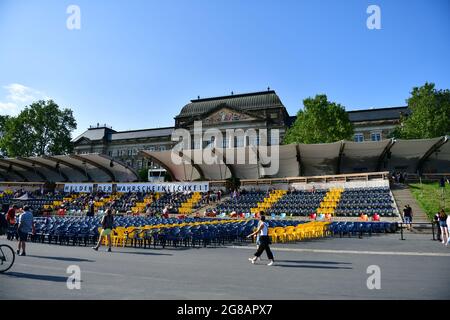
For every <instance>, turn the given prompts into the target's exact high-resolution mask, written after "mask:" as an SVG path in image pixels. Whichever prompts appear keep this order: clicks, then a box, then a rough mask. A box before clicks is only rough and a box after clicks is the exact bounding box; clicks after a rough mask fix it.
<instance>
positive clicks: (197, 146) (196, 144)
mask: <svg viewBox="0 0 450 320" xmlns="http://www.w3.org/2000/svg"><path fill="white" fill-rule="evenodd" d="M194 149H201V144H200V141H198V140H197V139H196V140H194Z"/></svg>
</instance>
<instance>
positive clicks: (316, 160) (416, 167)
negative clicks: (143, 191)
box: [140, 136, 450, 181]
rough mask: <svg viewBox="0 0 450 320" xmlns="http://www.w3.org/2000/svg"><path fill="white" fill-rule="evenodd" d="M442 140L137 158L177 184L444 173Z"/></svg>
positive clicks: (448, 158)
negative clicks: (156, 166) (397, 172)
mask: <svg viewBox="0 0 450 320" xmlns="http://www.w3.org/2000/svg"><path fill="white" fill-rule="evenodd" d="M448 140H449V137H448V136H444V137H440V138H433V139H421V140H394V139H390V140H382V141H366V142H353V141H338V142H334V143H323V144H289V145H281V146H272V147H259V148H257V147H255V146H247V147H241V148H227V149H224V148H214V147H211V148H207V149H203V150H200V149H194V150H183V151H177V152H175V151H173V150H168V151H148V150H144V151H141V153H140V154H141V155H142V156H144V157H147V158H149V159H151V160H152V161H154V162H157V163H159V164H160V165H161V166H162V167H164V168H165V169H166V170H167V171H168V173H169V174H170V175H171V176H172V178H173V179H174V180H177V181H192V180H198V179H202V180H223V179H227V178H229V177H232V176H234V177H237V178H240V179H260V178H287V177H296V176H314V175H315V176H319V175H333V174H341V173H363V172H378V171H393V170H400V171H405V172H408V173H417V172H433V173H450V143H448ZM211 155H213V156H214V155H215V156H216V158H214V157H211ZM242 159H244V161H242ZM211 160H214V161H211ZM276 164H277V165H276ZM274 167H276V168H277V170H276V171H274V170H273V168H274Z"/></svg>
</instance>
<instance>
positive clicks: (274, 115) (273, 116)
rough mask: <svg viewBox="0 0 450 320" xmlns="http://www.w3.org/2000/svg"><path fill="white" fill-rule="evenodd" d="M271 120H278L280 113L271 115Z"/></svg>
mask: <svg viewBox="0 0 450 320" xmlns="http://www.w3.org/2000/svg"><path fill="white" fill-rule="evenodd" d="M270 118H271V119H276V118H278V113H271V114H270Z"/></svg>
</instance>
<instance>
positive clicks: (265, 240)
mask: <svg viewBox="0 0 450 320" xmlns="http://www.w3.org/2000/svg"><path fill="white" fill-rule="evenodd" d="M255 234H257V235H259V245H258V250H256V252H255V255H254V257H253V258H248V260H250V261H251V263H253V264H254V263H255V262H256V260H257V259H258V258H259V257H260V256H261V254H262V253H263V251H264V250H265V251H266V253H267V258H268V259H269V263H268V264H267V265H268V266H272V265H273V264H274V258H273V254H272V251H271V250H270V246H269V245H270V238H269V225H268V224H267V223H266V216H265V215H264V212H262V211H261V213H260V216H259V223H258V228H257V229H256V231H255V232H253V233H251V234H249V235H248V236H247V238H251V237H253V236H254V235H255Z"/></svg>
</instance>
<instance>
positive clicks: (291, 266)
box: [274, 262, 353, 270]
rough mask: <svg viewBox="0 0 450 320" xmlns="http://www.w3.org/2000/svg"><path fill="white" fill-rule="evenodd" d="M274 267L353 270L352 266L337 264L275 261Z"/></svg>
mask: <svg viewBox="0 0 450 320" xmlns="http://www.w3.org/2000/svg"><path fill="white" fill-rule="evenodd" d="M274 267H282V268H308V269H347V270H351V269H353V268H352V267H337V266H313V265H292V264H279V263H276V262H275V265H274Z"/></svg>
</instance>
